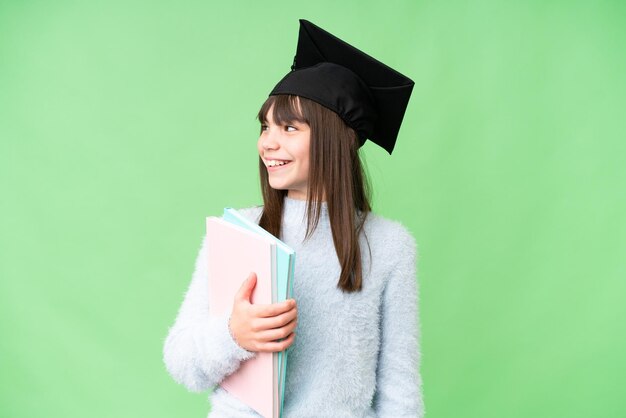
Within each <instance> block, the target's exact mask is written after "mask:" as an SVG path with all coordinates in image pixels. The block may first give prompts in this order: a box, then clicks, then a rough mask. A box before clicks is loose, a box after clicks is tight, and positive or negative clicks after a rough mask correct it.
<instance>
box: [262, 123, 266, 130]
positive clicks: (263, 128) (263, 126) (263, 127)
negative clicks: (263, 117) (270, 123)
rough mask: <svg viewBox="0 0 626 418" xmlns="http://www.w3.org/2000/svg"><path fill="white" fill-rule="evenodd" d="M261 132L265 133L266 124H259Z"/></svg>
mask: <svg viewBox="0 0 626 418" xmlns="http://www.w3.org/2000/svg"><path fill="white" fill-rule="evenodd" d="M263 131H267V125H266V124H264V123H263V124H261V132H263Z"/></svg>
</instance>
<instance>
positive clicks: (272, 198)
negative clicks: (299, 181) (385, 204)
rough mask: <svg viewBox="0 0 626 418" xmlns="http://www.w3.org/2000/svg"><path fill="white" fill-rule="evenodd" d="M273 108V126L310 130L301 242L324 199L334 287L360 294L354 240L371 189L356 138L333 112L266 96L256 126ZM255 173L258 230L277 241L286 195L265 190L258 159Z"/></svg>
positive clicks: (301, 100)
mask: <svg viewBox="0 0 626 418" xmlns="http://www.w3.org/2000/svg"><path fill="white" fill-rule="evenodd" d="M272 106H274V108H273V110H272V118H273V119H274V122H275V123H277V124H280V125H282V124H287V123H291V122H294V121H298V122H301V123H307V124H308V125H309V126H310V129H311V145H310V150H309V180H308V193H307V195H308V196H307V229H306V234H305V239H306V238H308V237H310V236H311V234H313V232H314V231H315V228H316V227H317V225H318V222H319V218H320V213H321V207H322V202H323V201H324V199H325V200H326V204H327V207H328V217H329V220H330V227H331V231H332V235H333V242H334V244H335V251H336V253H337V258H338V260H339V264H340V266H341V275H340V276H339V282H338V283H337V287H339V288H340V289H342V290H343V291H345V292H354V291H360V290H361V288H362V285H363V267H362V260H361V249H360V245H359V235H360V233H361V230H362V229H363V224H364V222H365V218H366V217H367V215H368V213H369V212H370V211H371V207H370V196H369V190H370V187H369V183H368V181H367V177H366V175H365V172H364V170H363V167H362V165H361V160H360V158H359V154H358V149H359V142H358V138H357V135H356V133H355V131H354V130H353V129H352V128H350V127H349V126H348V125H346V124H345V122H344V121H343V120H341V118H340V117H339V116H338V115H337V114H336V113H335V112H333V111H331V110H329V109H327V108H325V107H323V106H322V105H319V104H317V103H316V102H314V101H312V100H308V99H305V98H303V97H298V96H290V95H276V96H270V97H269V98H268V99H267V100H266V101H265V103H264V104H263V106H261V110H260V111H259V114H258V118H259V122H261V124H264V123H266V117H267V113H268V112H269V110H270V108H272ZM259 173H260V179H261V192H262V194H263V201H264V207H263V213H262V215H261V220H260V222H259V224H260V225H261V226H262V227H263V228H265V229H266V230H267V231H269V232H270V233H272V234H273V235H275V236H277V237H280V233H281V220H282V213H283V204H284V198H285V196H286V195H287V190H277V189H273V188H272V187H271V186H270V184H269V181H268V175H267V168H266V167H265V164H263V160H261V159H260V158H259Z"/></svg>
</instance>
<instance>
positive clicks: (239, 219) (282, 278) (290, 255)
mask: <svg viewBox="0 0 626 418" xmlns="http://www.w3.org/2000/svg"><path fill="white" fill-rule="evenodd" d="M223 219H224V220H225V221H227V222H230V223H232V224H235V225H238V226H241V227H244V228H246V229H248V230H249V231H252V232H255V233H258V234H261V235H263V236H266V237H268V238H271V239H272V240H274V242H275V243H276V263H275V266H276V289H272V298H273V299H274V300H273V301H274V302H282V301H284V300H286V299H289V298H291V297H292V296H293V271H294V265H295V261H296V252H295V251H294V250H293V249H291V248H290V247H289V246H288V245H287V244H285V243H284V242H282V241H281V240H279V239H278V238H276V237H275V236H274V235H272V234H270V233H269V232H267V231H266V230H265V229H263V228H261V227H260V226H259V225H258V224H256V223H254V222H252V221H250V220H249V219H248V218H246V217H245V216H243V215H241V214H240V213H239V212H237V210H235V209H233V208H224V217H223ZM277 354H278V382H279V383H278V386H279V387H278V392H279V393H280V403H281V405H280V411H281V415H282V410H283V401H284V398H285V377H286V370H287V351H281V352H279V353H277Z"/></svg>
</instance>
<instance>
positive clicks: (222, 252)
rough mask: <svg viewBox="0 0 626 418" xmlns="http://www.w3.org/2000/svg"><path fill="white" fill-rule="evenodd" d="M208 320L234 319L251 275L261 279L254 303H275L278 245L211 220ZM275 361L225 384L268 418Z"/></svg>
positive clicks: (256, 360) (259, 358) (252, 363)
mask: <svg viewBox="0 0 626 418" xmlns="http://www.w3.org/2000/svg"><path fill="white" fill-rule="evenodd" d="M206 230H207V248H208V254H209V255H208V257H209V260H208V267H209V268H208V271H209V277H208V280H209V314H210V315H211V316H224V315H229V314H230V313H231V311H232V307H233V300H234V297H235V294H236V293H237V291H238V290H239V288H240V287H241V285H242V284H243V282H244V281H245V280H246V278H247V277H248V275H249V274H250V272H255V273H256V275H257V284H256V288H255V289H254V292H253V293H252V303H255V304H256V303H260V304H270V303H272V277H273V274H272V269H273V268H274V266H273V263H272V261H273V260H274V258H275V244H274V243H273V242H272V241H271V240H269V239H267V238H265V237H263V236H260V235H258V234H255V233H253V232H250V231H248V230H246V229H244V228H242V227H239V226H237V225H233V224H231V223H229V222H226V221H224V220H222V219H220V218H215V217H208V218H207V220H206ZM274 358H275V356H273V354H272V353H257V354H256V355H255V356H254V357H253V358H251V359H249V360H247V361H245V362H243V363H241V366H240V367H239V369H237V371H235V372H234V373H233V374H231V375H230V376H227V377H226V378H224V380H223V381H222V382H221V383H220V386H222V387H223V388H224V389H226V390H227V391H228V392H229V393H231V394H232V395H233V396H235V397H237V398H239V399H240V400H241V401H242V402H244V403H245V404H247V405H248V406H250V407H251V408H252V409H254V410H255V411H257V412H258V413H259V414H261V415H262V416H264V417H266V418H272V417H273V416H275V411H276V408H275V407H274V404H275V403H276V402H275V399H274V397H275V396H274V395H275V390H274Z"/></svg>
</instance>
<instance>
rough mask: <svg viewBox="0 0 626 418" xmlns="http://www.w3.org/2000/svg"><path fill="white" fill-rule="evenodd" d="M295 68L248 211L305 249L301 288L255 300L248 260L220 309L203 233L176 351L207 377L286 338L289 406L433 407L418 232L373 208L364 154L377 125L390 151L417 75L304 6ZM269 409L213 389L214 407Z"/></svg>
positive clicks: (184, 371) (284, 87)
mask: <svg viewBox="0 0 626 418" xmlns="http://www.w3.org/2000/svg"><path fill="white" fill-rule="evenodd" d="M292 70H293V71H291V72H290V73H289V74H287V76H285V78H283V80H281V82H279V83H278V85H277V86H276V87H275V88H274V90H273V91H272V92H271V93H270V97H269V98H268V99H267V101H266V102H265V103H264V104H263V106H262V107H261V110H260V111H259V115H258V117H259V121H260V123H261V135H260V137H259V140H258V143H257V148H258V152H259V157H260V159H259V162H260V164H259V168H260V177H261V188H262V193H263V200H264V206H263V207H256V208H250V209H245V210H242V211H241V212H242V213H243V214H244V215H246V216H248V217H249V218H250V219H252V220H254V221H257V222H259V224H260V225H261V226H262V227H264V228H265V229H267V230H268V231H269V232H271V233H273V234H274V235H276V236H279V237H280V238H281V239H282V240H283V241H284V242H285V243H287V244H288V245H289V246H291V247H292V248H293V249H294V250H295V251H296V254H297V262H296V270H295V276H294V277H295V278H294V299H292V300H287V301H285V302H281V303H276V304H271V305H254V304H251V303H250V295H251V293H252V291H253V289H254V287H255V284H256V276H255V275H254V274H251V275H250V276H249V277H248V278H247V279H246V280H245V281H244V282H243V284H242V286H241V288H240V290H239V293H238V294H237V295H236V297H235V300H234V301H233V309H232V313H231V315H230V317H228V318H226V317H224V318H214V317H210V316H209V306H208V303H207V300H208V280H207V265H206V260H207V255H206V247H205V245H204V243H203V245H202V248H201V249H200V253H199V255H198V258H197V261H196V269H195V272H194V274H193V278H192V281H191V285H190V287H189V290H188V291H187V294H186V296H185V300H184V301H183V304H182V306H181V308H180V311H179V313H178V317H177V318H176V322H175V324H174V326H173V327H172V328H171V329H170V331H169V335H168V336H167V339H166V341H165V346H164V360H165V364H166V366H167V369H168V371H169V372H170V374H171V375H172V376H173V377H174V379H175V380H176V381H178V382H179V383H182V384H183V385H185V386H186V387H187V388H189V389H190V390H194V391H203V390H206V389H210V388H212V387H214V386H216V385H218V384H219V383H220V382H221V380H222V379H223V378H224V377H225V376H228V375H229V374H231V373H233V372H234V371H235V370H237V368H238V367H239V365H240V364H241V362H242V361H245V360H247V359H249V358H251V357H252V356H254V355H255V352H260V351H263V352H275V351H281V350H285V349H288V350H289V363H288V369H287V377H286V389H285V403H284V410H283V416H284V417H285V418H291V417H296V418H302V417H394V418H399V417H422V416H423V414H424V407H423V402H422V389H421V377H420V375H419V372H418V367H419V362H420V354H419V323H418V312H417V301H418V290H417V283H416V270H415V261H416V249H415V242H414V240H413V238H412V237H411V235H410V234H409V233H408V232H407V230H406V229H405V228H404V227H402V226H401V225H400V224H398V223H396V222H393V221H389V220H386V219H384V218H382V217H380V216H376V215H374V214H372V213H371V212H370V203H369V197H368V190H367V187H366V184H367V182H366V179H365V176H364V173H363V171H362V168H361V163H360V160H359V155H358V149H359V147H360V146H361V145H362V144H363V142H364V141H365V140H366V139H370V140H372V141H374V142H376V143H377V144H379V145H381V146H382V147H383V148H385V149H386V150H387V151H389V152H390V153H391V151H392V150H393V147H394V144H395V140H396V136H397V133H398V130H399V127H400V123H401V121H402V118H403V115H404V110H405V108H406V105H407V102H408V98H409V95H410V93H411V89H412V87H413V82H412V81H411V80H409V79H407V78H406V77H404V76H402V75H401V74H399V73H397V72H396V71H394V70H392V69H391V68H389V67H387V66H385V65H384V64H382V63H380V62H378V61H376V60H374V59H373V58H371V57H369V56H367V55H365V54H364V53H362V52H361V51H358V50H356V49H355V48H353V47H352V46H350V45H348V44H346V43H345V42H343V41H341V40H339V39H338V38H336V37H334V36H333V35H331V34H329V33H328V32H325V31H324V30H322V29H320V28H319V27H317V26H315V25H313V24H312V23H310V22H307V21H304V20H301V21H300V36H299V40H298V50H297V53H296V58H295V62H294V66H293V67H292ZM242 279H244V278H242ZM296 335H297V336H296ZM258 416H259V415H258V414H257V413H256V412H255V411H253V410H252V409H250V408H249V407H248V406H247V405H245V404H243V403H241V402H240V401H239V400H237V399H236V398H234V397H233V396H231V395H230V394H229V393H228V392H226V391H225V390H223V389H221V388H220V387H217V389H215V391H214V394H213V396H212V411H211V413H210V414H209V417H211V418H219V417H258Z"/></svg>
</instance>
